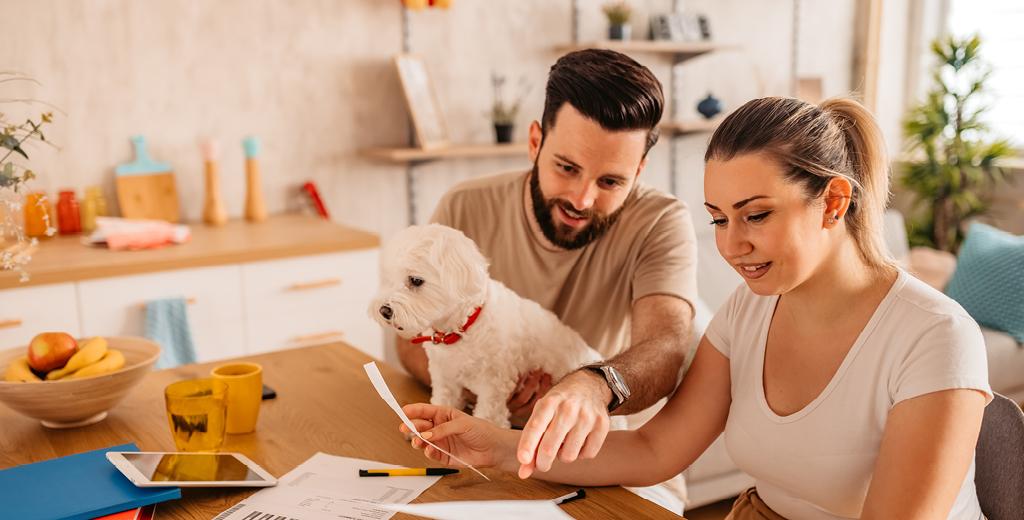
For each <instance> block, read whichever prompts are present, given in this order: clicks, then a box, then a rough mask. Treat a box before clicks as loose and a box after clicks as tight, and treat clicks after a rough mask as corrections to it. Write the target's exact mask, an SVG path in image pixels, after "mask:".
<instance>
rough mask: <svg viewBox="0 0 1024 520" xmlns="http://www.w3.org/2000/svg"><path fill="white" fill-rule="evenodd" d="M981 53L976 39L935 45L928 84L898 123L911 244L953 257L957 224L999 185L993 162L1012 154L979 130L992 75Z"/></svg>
mask: <svg viewBox="0 0 1024 520" xmlns="http://www.w3.org/2000/svg"><path fill="white" fill-rule="evenodd" d="M980 47H981V40H980V38H979V37H978V36H972V37H967V38H963V39H959V38H956V37H952V36H950V37H947V38H944V39H940V40H936V41H935V42H933V43H932V53H933V54H934V55H935V57H936V58H937V60H938V63H937V65H936V66H935V68H934V69H933V72H932V78H933V81H934V85H933V86H932V88H931V90H929V92H928V94H927V96H926V98H925V100H924V101H923V102H921V104H919V105H917V106H915V107H912V108H911V110H910V112H909V114H908V116H907V118H906V120H905V121H904V123H903V130H904V134H905V135H906V137H907V140H908V145H909V146H908V148H909V151H910V152H911V156H910V157H911V159H910V161H909V162H908V163H907V164H906V165H905V170H904V172H903V175H902V178H901V179H900V181H901V184H902V186H903V187H904V188H906V189H908V190H909V191H910V192H911V193H912V194H913V198H914V212H913V213H912V215H911V218H910V219H908V235H909V239H910V242H911V245H922V246H928V247H933V248H936V249H940V250H944V251H950V252H953V253H955V252H956V251H957V249H958V248H959V246H960V243H961V242H962V241H963V239H964V230H963V229H961V223H962V222H963V221H964V220H965V219H967V218H970V217H972V216H975V215H979V214H981V213H984V212H985V211H986V210H987V208H988V199H989V194H990V192H991V190H992V189H993V188H994V187H995V186H997V185H998V184H999V183H1001V182H1002V181H1003V180H1004V178H1005V177H1004V175H1005V174H1004V172H1003V171H1002V170H1001V169H1000V168H998V167H997V166H996V163H997V161H998V160H999V159H1000V158H1002V157H1006V156H1008V155H1011V154H1012V153H1013V149H1012V147H1011V145H1010V143H1009V142H1008V141H1007V140H1005V139H998V138H992V137H991V136H990V131H989V129H988V126H987V125H986V124H985V123H984V115H985V112H986V107H985V106H984V104H983V101H984V99H983V98H984V93H985V88H984V85H985V81H986V79H988V77H989V74H990V73H991V69H990V68H989V66H988V65H987V64H986V63H985V62H984V61H983V60H982V59H981V56H980V54H979V49H980Z"/></svg>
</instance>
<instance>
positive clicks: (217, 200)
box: [199, 139, 228, 226]
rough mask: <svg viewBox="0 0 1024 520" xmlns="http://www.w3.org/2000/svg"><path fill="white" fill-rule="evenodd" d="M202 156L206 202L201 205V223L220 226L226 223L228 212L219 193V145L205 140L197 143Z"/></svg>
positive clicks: (213, 141) (211, 140) (210, 140)
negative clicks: (204, 170) (204, 171)
mask: <svg viewBox="0 0 1024 520" xmlns="http://www.w3.org/2000/svg"><path fill="white" fill-rule="evenodd" d="M199 150H200V151H201V152H202V154H203V165H204V167H205V169H206V201H205V202H204V203H203V222H206V223H207V224H209V225H211V226H222V225H224V223H225V222H227V221H228V212H227V210H226V209H225V208H224V198H223V197H222V196H221V192H220V167H219V166H218V163H217V159H218V158H219V156H220V145H219V143H217V141H215V140H213V139H205V140H203V141H202V142H200V143H199Z"/></svg>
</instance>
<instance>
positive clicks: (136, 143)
mask: <svg viewBox="0 0 1024 520" xmlns="http://www.w3.org/2000/svg"><path fill="white" fill-rule="evenodd" d="M132 146H133V147H134V148H135V161H133V162H130V163H125V164H121V165H118V166H117V168H115V169H114V172H115V173H116V174H117V177H116V182H117V202H118V205H120V206H121V216H122V217H124V218H137V219H156V220H166V221H168V222H178V220H179V219H180V209H179V206H178V189H177V187H176V185H175V182H174V172H173V171H171V166H170V165H169V164H167V163H161V162H157V161H154V160H153V159H152V158H150V156H149V152H147V151H146V139H145V138H144V137H142V136H140V135H137V136H134V137H132Z"/></svg>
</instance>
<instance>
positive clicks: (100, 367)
mask: <svg viewBox="0 0 1024 520" xmlns="http://www.w3.org/2000/svg"><path fill="white" fill-rule="evenodd" d="M123 366H124V354H122V353H121V351H119V350H115V349H112V348H108V347H107V340H106V339H104V338H100V337H96V338H91V339H89V340H86V341H85V342H84V343H82V344H81V345H80V347H79V349H78V351H77V352H75V354H74V355H73V356H71V358H69V359H68V362H67V363H66V364H65V365H64V367H63V368H58V369H56V370H51V371H50V372H47V373H46V375H45V381H57V380H66V379H83V378H86V377H93V376H99V375H103V374H108V373H110V372H114V371H115V370H120V369H121V367H123ZM4 380H5V381H12V382H18V381H20V382H25V383H39V382H42V381H44V379H42V378H40V377H39V376H38V375H36V373H35V372H33V371H32V368H31V367H29V365H28V357H27V356H21V357H19V358H17V359H15V360H14V361H13V362H11V364H10V365H8V367H7V372H6V374H4Z"/></svg>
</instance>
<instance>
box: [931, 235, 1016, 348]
mask: <svg viewBox="0 0 1024 520" xmlns="http://www.w3.org/2000/svg"><path fill="white" fill-rule="evenodd" d="M946 294H948V295H949V297H950V298H953V299H954V300H956V301H957V302H959V303H960V305H962V306H963V308H964V309H965V310H967V312H968V313H970V314H971V317H973V318H974V319H975V321H977V322H978V323H980V324H982V325H985V326H986V327H989V328H992V329H996V330H1001V331H1004V332H1006V333H1007V334H1009V335H1011V336H1013V338H1014V339H1016V340H1017V342H1018V343H1024V236H1014V235H1011V234H1009V233H1007V232H1005V231H1000V230H998V229H996V228H994V227H992V226H986V225H985V224H981V223H974V224H971V227H970V228H969V229H968V230H967V239H966V240H964V243H963V244H962V245H961V246H960V253H959V254H958V255H957V264H956V272H954V273H953V279H951V280H950V281H949V284H948V285H947V286H946Z"/></svg>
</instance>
